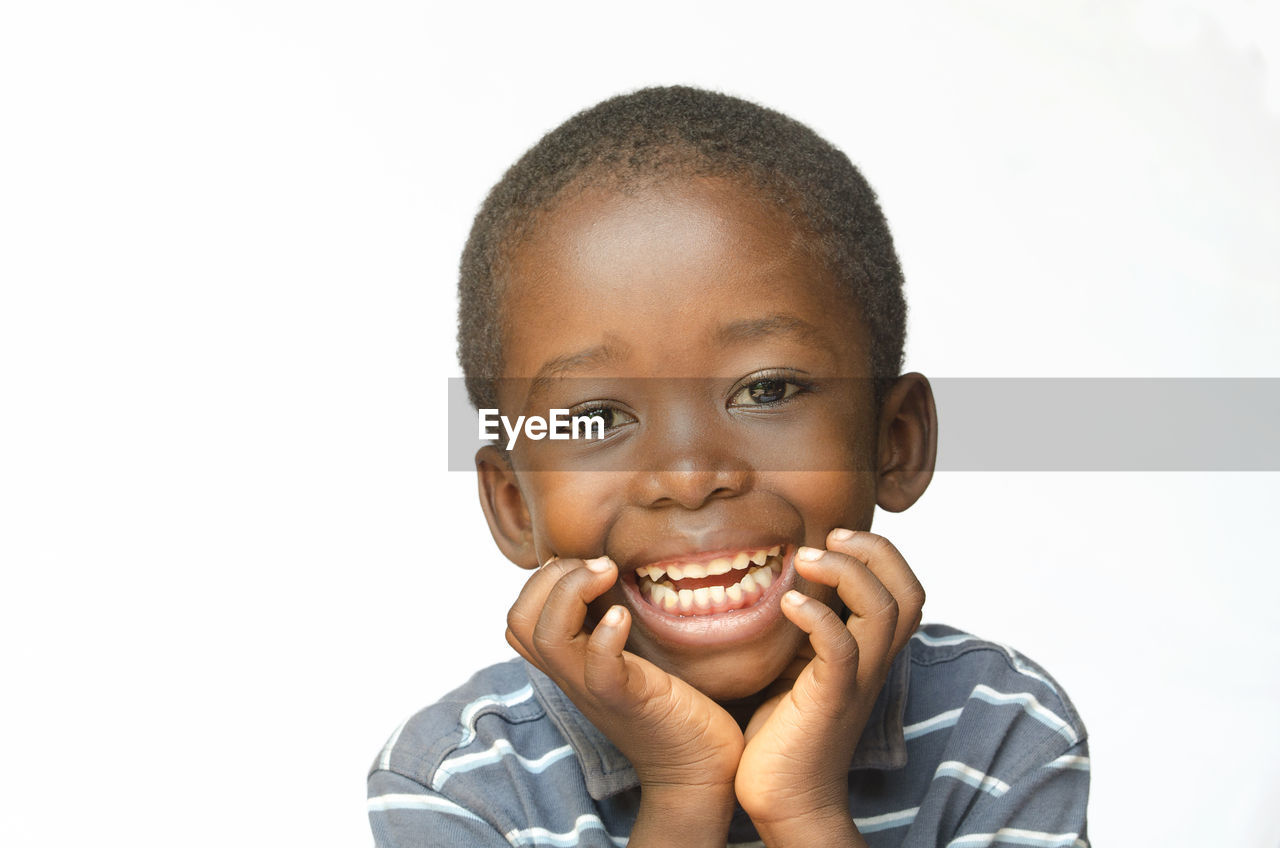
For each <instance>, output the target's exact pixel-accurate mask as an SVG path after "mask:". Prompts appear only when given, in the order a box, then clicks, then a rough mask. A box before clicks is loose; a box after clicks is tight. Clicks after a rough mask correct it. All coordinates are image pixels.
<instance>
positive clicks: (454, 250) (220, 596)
mask: <svg viewBox="0 0 1280 848" xmlns="http://www.w3.org/2000/svg"><path fill="white" fill-rule="evenodd" d="M884 5H887V4H875V6H874V7H873V5H872V4H866V5H865V6H864V5H849V4H840V6H839V10H837V9H836V8H835V4H833V5H832V6H831V7H826V6H819V5H813V4H809V3H803V2H789V3H785V4H783V3H778V4H769V5H767V6H758V7H757V6H752V5H750V4H747V5H743V4H723V5H706V6H703V5H698V4H695V3H689V2H684V3H674V4H666V3H633V4H627V5H626V6H625V7H622V6H618V7H614V6H612V5H606V4H581V5H574V6H567V5H566V6H556V5H544V4H527V5H525V6H523V7H516V6H514V5H513V6H512V7H504V6H501V5H494V4H476V7H477V9H476V11H468V12H461V11H458V10H456V9H454V10H450V11H448V12H444V11H441V10H439V9H436V8H432V7H429V6H428V5H427V4H389V3H355V2H306V3H303V2H295V3H287V2H266V3H263V2H241V3H218V2H204V3H195V2H187V3H176V2H155V3H150V4H147V3H142V2H125V3H56V2H46V3H26V4H6V6H5V10H4V11H3V12H0V123H3V127H4V129H3V130H2V131H0V286H2V288H0V434H2V437H0V558H2V562H0V567H2V569H3V571H2V575H3V584H2V588H0V645H3V647H2V648H0V657H2V658H3V659H2V663H3V666H2V667H3V675H4V678H3V679H4V690H5V693H6V694H5V695H4V696H3V699H2V700H0V711H2V713H3V721H2V723H0V762H2V765H0V769H2V770H3V771H2V777H0V780H2V781H3V783H2V784H0V788H2V789H3V798H0V808H3V813H2V814H0V843H3V844H5V845H31V844H37V843H39V844H57V845H63V844H65V845H73V844H75V845H79V844H99V843H102V842H106V843H107V844H115V843H117V842H128V843H130V844H136V845H219V846H220V845H227V844H232V845H241V844H253V845H259V844H260V845H269V844H270V845H351V844H357V845H361V844H368V843H369V842H370V837H369V835H368V830H367V824H366V822H365V818H364V811H363V792H364V783H363V781H364V775H365V771H366V769H367V767H368V765H369V763H370V762H371V761H372V759H373V757H374V755H375V754H376V752H377V751H378V749H379V747H380V746H381V745H382V743H383V741H384V739H385V738H386V737H387V735H389V733H390V732H391V731H392V729H393V728H394V727H395V726H396V725H397V724H398V723H399V722H400V720H401V719H403V718H404V717H405V716H407V715H408V714H409V713H411V712H412V711H414V710H416V709H417V708H418V707H420V706H422V705H424V704H426V703H427V702H429V701H430V700H432V699H434V698H435V697H437V696H438V695H440V694H442V693H443V692H444V691H445V690H446V689H447V688H450V687H452V686H453V685H455V684H457V683H459V682H461V681H462V680H463V679H465V677H466V676H467V675H468V674H469V673H470V672H471V671H472V670H474V669H476V668H477V667H479V666H481V665H483V664H486V663H489V662H491V661H495V660H498V659H502V658H505V657H506V656H508V655H509V654H508V649H507V647H506V645H505V644H504V642H503V640H502V629H503V624H502V622H503V616H504V612H505V609H506V606H507V605H508V604H509V602H510V600H511V598H512V597H513V596H514V592H515V591H516V588H517V586H518V585H519V583H520V582H521V580H522V579H523V576H524V575H523V573H522V572H520V571H519V570H517V569H516V568H515V567H513V566H511V565H509V564H507V563H506V562H505V561H504V560H502V559H501V557H500V556H499V554H498V553H497V550H496V548H495V547H494V546H493V544H492V543H491V541H490V539H489V537H488V534H487V531H486V529H485V528H484V526H483V523H482V520H481V515H480V511H479V509H478V508H477V507H476V504H475V496H474V481H473V479H472V477H471V475H469V474H465V473H452V474H451V473H448V472H447V471H445V470H444V469H445V464H446V458H445V446H444V408H443V404H444V399H445V396H446V380H447V378H448V377H450V376H452V375H455V374H457V373H458V370H457V366H456V364H455V359H454V354H453V351H454V295H453V288H454V285H455V269H456V263H457V256H458V253H459V251H460V249H461V246H462V243H463V240H464V238H465V234H466V231H467V229H468V227H469V224H470V219H471V216H472V215H473V213H474V211H475V209H476V208H477V206H478V204H479V202H480V200H481V199H482V197H483V195H484V193H485V192H486V191H487V189H488V188H489V186H490V185H492V183H493V182H494V181H495V180H496V179H497V178H498V177H499V176H500V174H501V172H502V171H503V169H505V168H506V166H507V165H508V164H510V163H511V162H512V161H513V160H514V159H515V158H516V156H517V155H518V154H519V153H521V152H522V151H523V150H524V149H526V148H527V147H528V146H529V145H530V144H532V143H533V142H534V141H536V139H537V138H538V137H539V135H540V134H541V133H542V132H544V131H546V130H548V129H550V128H551V127H552V126H554V125H556V124H557V123H559V122H560V121H561V120H563V119H564V118H566V117H567V116H569V115H570V114H572V113H573V112H574V111H576V110H578V109H580V108H583V107H585V106H588V105H590V104H592V103H594V102H596V101H597V100H599V99H601V98H603V97H606V96H608V95H611V94H615V93H618V92H620V91H623V90H627V89H630V88H635V87H638V86H641V85H645V84H652V83H671V82H690V83H695V84H700V85H704V86H709V87H716V88H721V89H723V90H726V91H729V92H731V93H735V94H740V95H743V96H747V97H749V98H752V99H755V100H758V101H760V102H763V103H765V104H767V105H770V106H774V107H777V108H780V109H782V110H783V111H786V112H788V113H790V114H791V115H793V116H795V117H797V118H799V119H801V120H803V121H805V122H807V123H809V124H810V125H812V126H813V127H814V128H815V129H817V130H818V131H819V132H820V133H822V134H823V135H825V136H826V137H828V138H829V139H831V140H832V141H834V142H835V143H836V144H838V145H839V146H841V147H842V148H843V149H845V150H846V151H847V152H848V153H849V154H850V156H851V157H852V158H853V160H854V161H855V162H856V163H857V164H859V165H860V166H861V167H862V168H863V169H864V171H865V173H866V174H867V176H868V178H869V179H870V181H871V182H872V184H873V185H874V186H875V187H876V189H877V191H878V192H879V194H880V197H881V199H882V202H883V205H884V208H885V210H886V212H887V214H888V217H889V220H890V223H891V225H892V227H893V230H894V232H895V234H896V238H897V244H898V248H899V252H900V254H901V256H902V260H903V264H904V266H905V269H906V272H907V278H908V285H909V290H908V297H909V300H910V303H911V307H912V312H911V326H910V333H911V335H910V338H909V348H908V365H909V367H911V368H914V369H919V370H922V371H925V372H926V373H928V374H930V375H934V376H938V377H959V376H1013V375H1016V376H1170V377H1174V376H1206V377H1212V376H1276V375H1277V374H1278V373H1280V344H1278V343H1277V340H1276V317H1277V315H1280V293H1278V289H1280V248H1278V247H1277V244H1278V243H1280V239H1278V238H1277V234H1278V233H1280V156H1278V155H1277V152H1278V151H1280V119H1278V118H1277V115H1278V114H1280V71H1278V67H1280V48H1278V45H1277V25H1276V21H1275V18H1274V15H1271V14H1270V13H1264V10H1263V9H1262V7H1261V4H1257V5H1255V4H1249V3H1219V4H1215V7H1214V11H1212V12H1208V11H1204V10H1201V9H1199V8H1197V7H1196V6H1171V5H1163V4H1161V5H1135V4H1131V3H1123V2H1120V3H1057V4H1053V5H1049V4H1027V3H1020V2H1014V0H1007V2H981V3H966V4H946V5H944V4H941V3H930V2H924V3H915V4H910V8H909V9H905V8H903V7H905V6H907V5H908V4H899V6H898V8H899V11H893V12H887V11H884V10H883V9H882V8H879V7H881V6H884ZM1206 5H1207V3H1206ZM1273 8H1274V6H1273ZM1268 62H1270V64H1268ZM941 415H942V431H941V432H942V450H943V451H944V455H945V451H946V410H945V408H944V409H943V410H942V411H941ZM1153 426H1159V422H1153ZM1278 482H1280V481H1278V479H1277V475H1275V474H1260V473H1255V474H1215V473H1201V474H1182V473H1163V474H1123V473H1117V474H1094V473H1057V474H1049V473H1043V474H1040V473H1021V474H994V473H963V474H962V473H943V474H940V475H939V476H938V477H937V478H936V479H935V481H934V484H933V487H932V489H931V490H930V491H929V492H928V494H927V495H926V496H925V498H924V499H923V500H922V501H921V503H920V504H919V505H918V506H917V507H915V508H913V509H912V510H910V511H909V512H907V513H905V514H903V515H901V516H889V517H885V518H883V520H881V519H878V520H877V525H876V526H877V529H879V530H880V531H881V532H884V533H887V534H889V535H890V536H891V538H893V539H894V540H895V541H896V542H897V543H898V545H899V547H900V548H901V549H902V550H903V551H904V552H905V553H906V554H907V556H908V559H909V560H910V561H911V562H912V563H913V565H914V566H915V568H916V570H917V571H918V573H919V574H920V575H921V577H922V579H923V580H924V582H925V584H926V586H927V587H928V588H929V590H930V601H929V604H928V606H927V607H926V612H927V613H928V618H929V619H930V620H937V621H945V622H948V623H951V624H954V625H957V626H960V627H963V628H965V629H968V630H971V631H975V632H977V633H979V634H980V635H983V636H987V637H989V638H993V639H997V640H1000V641H1003V642H1007V643H1010V644H1012V645H1015V646H1017V647H1018V648H1020V649H1021V650H1022V651H1023V652H1025V653H1026V654H1028V655H1029V656H1031V657H1032V658H1034V659H1036V660H1038V661H1040V662H1041V663H1043V664H1045V665H1046V666H1047V667H1048V668H1049V669H1050V670H1051V671H1052V672H1053V673H1054V674H1055V675H1056V676H1057V677H1058V679H1059V680H1060V681H1061V682H1062V683H1063V684H1064V685H1065V686H1066V688H1067V689H1068V690H1069V691H1070V692H1071V693H1072V695H1073V697H1074V699H1075V702H1076V704H1077V706H1078V707H1079V709H1080V711H1081V713H1082V714H1083V716H1084V718H1085V721H1086V723H1087V724H1088V727H1089V730H1090V732H1091V746H1092V752H1093V763H1094V777H1093V788H1094V794H1093V800H1092V805H1091V821H1090V825H1091V828H1090V830H1091V833H1092V835H1093V836H1094V838H1095V839H1096V840H1097V842H1098V844H1099V845H1122V846H1132V845H1178V846H1182V845H1185V846H1196V845H1207V844H1217V845H1235V846H1275V845H1277V844H1278V843H1280V819H1277V817H1276V812H1275V811H1276V803H1277V802H1278V801H1280V766H1278V765H1277V757H1276V755H1277V753H1280V750H1278V749H1280V732H1277V730H1276V725H1275V714H1276V711H1277V709H1276V708H1277V706H1280V703H1278V702H1280V637H1278V636H1277V632H1276V627H1275V625H1274V621H1275V613H1274V608H1275V600H1274V599H1275V597H1276V595H1277V592H1280V576H1278V574H1280V569H1277V565H1278V563H1277V557H1276V556H1275V554H1274V552H1273V533H1272V532H1271V528H1273V527H1274V524H1275V522H1274V515H1273V513H1274V511H1275V507H1276V505H1277V502H1278V499H1277V497H1276V496H1277V493H1278V489H1280V486H1278Z"/></svg>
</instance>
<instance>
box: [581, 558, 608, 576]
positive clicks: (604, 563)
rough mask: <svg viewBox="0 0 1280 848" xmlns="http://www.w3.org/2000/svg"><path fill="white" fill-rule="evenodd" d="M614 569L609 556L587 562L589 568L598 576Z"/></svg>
mask: <svg viewBox="0 0 1280 848" xmlns="http://www.w3.org/2000/svg"><path fill="white" fill-rule="evenodd" d="M612 567H613V563H612V562H610V561H609V558H608V557H607V556H602V557H596V558H595V559H589V560H587V568H589V569H591V570H592V571H594V572H595V573H596V574H604V573H605V572H606V571H608V570H609V569H610V568H612Z"/></svg>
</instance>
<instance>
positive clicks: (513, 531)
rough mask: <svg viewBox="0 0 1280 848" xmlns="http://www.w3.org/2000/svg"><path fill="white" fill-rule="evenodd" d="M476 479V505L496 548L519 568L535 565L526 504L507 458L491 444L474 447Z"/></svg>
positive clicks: (531, 530)
mask: <svg viewBox="0 0 1280 848" xmlns="http://www.w3.org/2000/svg"><path fill="white" fill-rule="evenodd" d="M476 481H477V485H478V486H479V490H480V508H481V509H483V510H484V517H485V520H486V521H488V522H489V532H490V533H492V534H493V540H494V541H495V542H497V543H498V548H499V549H500V550H501V551H502V553H503V555H504V556H505V557H506V558H507V559H509V560H511V561H512V562H514V563H515V564H516V565H518V566H520V567H521V568H537V567H538V566H539V565H540V564H541V563H539V562H538V555H537V551H536V550H534V544H533V522H532V521H531V520H530V518H529V508H528V506H526V504H525V502H524V494H523V493H522V492H521V491H520V486H519V483H518V482H517V480H516V474H515V471H513V470H512V468H511V463H510V461H509V460H508V459H507V457H506V455H505V454H503V452H502V451H501V450H499V449H498V448H497V447H496V446H495V445H485V446H484V447H482V448H480V450H478V451H476Z"/></svg>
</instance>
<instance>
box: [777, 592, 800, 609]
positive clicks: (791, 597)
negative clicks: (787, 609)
mask: <svg viewBox="0 0 1280 848" xmlns="http://www.w3.org/2000/svg"><path fill="white" fill-rule="evenodd" d="M782 600H784V601H786V602H787V603H789V604H791V606H793V607H798V606H800V605H801V604H803V603H804V602H805V596H804V595H802V594H801V593H799V592H797V591H796V590H795V589H791V590H790V591H788V592H787V594H785V595H783V596H782Z"/></svg>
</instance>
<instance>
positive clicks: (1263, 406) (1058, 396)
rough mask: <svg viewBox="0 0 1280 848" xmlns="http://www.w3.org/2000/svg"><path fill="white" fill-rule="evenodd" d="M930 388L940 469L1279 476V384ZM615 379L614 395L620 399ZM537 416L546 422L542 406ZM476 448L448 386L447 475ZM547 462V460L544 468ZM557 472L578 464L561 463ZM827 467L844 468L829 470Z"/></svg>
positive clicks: (473, 416)
mask: <svg viewBox="0 0 1280 848" xmlns="http://www.w3.org/2000/svg"><path fill="white" fill-rule="evenodd" d="M632 382H633V383H636V384H639V383H641V382H642V381H638V380H637V381H632ZM650 382H653V381H650ZM701 382H703V383H707V384H708V386H710V384H711V383H712V382H713V381H701ZM930 382H931V384H932V386H933V392H934V397H935V398H936V400H937V406H938V422H939V423H938V463H937V467H938V470H940V471H1280V439H1277V435H1276V432H1277V423H1278V422H1280V379H1277V378H1203V379H1201V378H1195V379H1191V378H1176V379H1169V378H1164V379H1155V378H1109V379H1099V378H1046V379H1033V378H1016V379H1005V378H1000V379H990V378H952V379H947V378H944V379H935V380H931V381H930ZM613 383H614V385H613V386H611V389H613V390H614V391H613V393H612V394H611V395H609V396H610V397H612V396H616V395H617V394H619V393H618V392H617V391H616V389H617V381H613ZM715 384H716V386H717V388H716V389H714V391H717V392H721V393H723V388H722V387H719V386H720V382H719V381H715ZM593 388H595V387H593ZM585 396H586V397H597V396H598V395H596V394H587V395H585ZM504 412H505V410H504ZM508 414H509V415H510V416H511V418H513V419H514V417H515V414H514V413H508ZM541 415H543V416H544V417H547V416H548V410H545V409H544V410H541ZM493 430H494V431H495V432H497V433H499V434H501V441H502V442H503V444H504V445H505V444H506V442H507V436H506V433H505V432H504V430H503V429H502V425H501V424H500V423H499V422H496V421H495V422H494V425H493ZM483 443H484V442H483V441H482V440H481V439H480V437H479V416H478V414H477V412H476V410H475V409H474V408H473V407H472V406H471V404H470V403H469V402H468V400H467V393H466V389H465V387H464V386H463V381H462V380H461V379H451V380H450V381H449V443H448V453H449V456H448V463H449V469H450V470H451V471H466V470H471V469H473V468H474V467H475V463H474V456H475V453H476V450H478V449H479V448H480V446H481V445H482V444H483ZM564 444H568V443H567V442H566V443H564ZM565 455H566V457H567V456H568V454H567V453H566V454H565ZM547 456H551V457H553V459H552V460H551V464H550V465H548V464H547V459H546V457H547ZM554 456H555V454H554V453H548V452H547V451H543V455H542V460H541V464H540V467H541V468H544V469H554V468H555V467H556V465H555V460H554ZM564 467H574V468H581V467H582V465H581V463H580V462H578V461H577V460H575V461H574V464H572V466H570V464H569V462H568V460H566V464H565V466H564ZM805 467H806V468H807V469H809V470H822V469H817V468H815V467H814V466H813V465H811V464H810V465H806V466H805ZM608 470H611V471H618V470H629V469H627V468H620V467H618V466H617V465H609V466H608ZM630 470H635V469H630ZM762 470H765V469H762ZM777 470H785V469H777ZM826 470H848V469H846V468H839V467H838V466H837V465H836V464H833V465H832V466H830V467H829V468H827V469H826Z"/></svg>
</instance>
